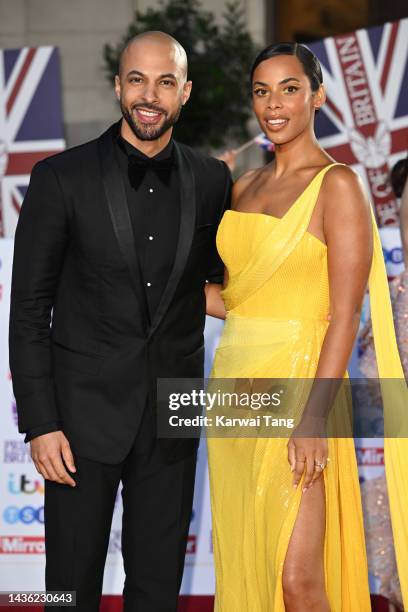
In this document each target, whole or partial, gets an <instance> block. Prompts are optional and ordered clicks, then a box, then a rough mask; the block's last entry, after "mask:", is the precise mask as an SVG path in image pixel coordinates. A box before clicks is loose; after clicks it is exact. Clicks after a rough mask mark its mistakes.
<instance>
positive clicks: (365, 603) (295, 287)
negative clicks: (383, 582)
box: [207, 164, 408, 612]
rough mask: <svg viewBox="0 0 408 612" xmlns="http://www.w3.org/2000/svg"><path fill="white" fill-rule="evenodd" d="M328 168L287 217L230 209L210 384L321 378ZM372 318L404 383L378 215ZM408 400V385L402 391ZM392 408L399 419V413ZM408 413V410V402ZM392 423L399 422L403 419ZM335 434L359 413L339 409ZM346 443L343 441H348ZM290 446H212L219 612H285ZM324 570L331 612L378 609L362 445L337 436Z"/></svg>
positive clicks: (382, 349) (398, 488)
mask: <svg viewBox="0 0 408 612" xmlns="http://www.w3.org/2000/svg"><path fill="white" fill-rule="evenodd" d="M333 165H335V164H330V165H329V166H326V167H325V168H323V169H322V170H321V171H320V172H319V173H318V174H317V175H316V176H315V177H314V179H313V180H312V181H311V182H310V183H309V185H308V186H307V187H306V189H305V190H304V192H303V193H302V194H301V195H300V196H299V198H298V199H297V200H296V201H295V202H294V203H293V205H292V206H291V207H290V209H289V210H288V212H287V213H286V214H285V215H284V217H282V218H280V219H279V218H276V217H273V216H271V215H267V214H263V213H246V212H239V211H233V210H231V211H227V212H226V213H225V215H224V217H223V219H222V221H221V224H220V227H219V230H218V235H217V246H218V250H219V253H220V255H221V257H222V259H223V261H224V263H225V266H226V268H227V269H228V273H229V282H228V285H227V287H226V288H225V289H224V290H223V292H222V294H223V299H224V301H225V305H226V309H227V318H226V322H225V326H224V330H223V333H222V337H221V340H220V343H219V346H218V348H217V351H216V354H215V359H214V364H213V368H212V372H211V374H210V378H212V379H223V378H224V379H228V378H280V377H282V378H299V379H310V378H313V377H314V374H315V371H316V368H317V364H318V359H319V354H320V350H321V347H322V343H323V340H324V336H325V333H326V330H327V327H328V321H327V315H328V313H329V282H328V267H327V248H326V246H325V245H324V244H323V243H322V242H321V241H319V240H318V239H317V238H316V237H315V236H313V235H312V234H310V233H308V232H307V228H308V226H309V222H310V218H311V215H312V212H313V208H314V205H315V203H316V200H317V197H318V194H319V190H320V186H321V183H322V180H323V177H324V175H325V174H326V172H327V171H328V170H329V169H330V168H331V167H332V166H333ZM373 229H374V255H373V263H372V269H371V273H370V282H369V288H370V295H371V301H372V305H371V312H372V317H373V330H374V335H375V344H376V352H377V361H378V366H379V372H380V377H381V376H382V377H388V378H400V379H401V378H402V379H403V375H402V369H401V364H400V361H399V356H398V351H397V348H396V343H395V335H394V330H393V323H392V312H391V306H390V303H389V296H388V284H387V278H386V273H385V268H384V262H383V258H382V248H381V243H380V240H379V236H378V231H377V229H376V225H375V220H374V217H373ZM404 391H405V396H404V397H402V400H401V401H402V402H405V401H406V399H407V396H406V385H405V383H404ZM401 405H403V404H400V405H399V406H397V405H395V403H394V404H393V406H392V408H390V410H396V411H397V410H400V409H401ZM406 406H407V409H408V404H406ZM394 416H395V415H394ZM330 418H331V419H332V428H333V429H332V430H331V431H334V434H335V433H336V430H337V431H338V432H341V431H343V432H344V431H347V430H348V429H347V428H348V427H349V426H350V415H349V413H348V412H347V411H340V412H339V411H338V410H337V411H335V414H334V415H332V416H331V417H330ZM343 435H344V434H343ZM287 442H288V438H287V437H284V438H276V437H275V438H271V437H269V438H268V437H264V438H261V437H258V438H256V437H252V438H239V437H237V438H216V437H209V438H208V440H207V446H208V458H209V473H210V491H211V506H212V521H213V547H214V564H215V573H216V597H215V611H216V612H284V611H285V606H284V602H283V592H282V571H283V564H284V560H285V556H286V551H287V547H288V543H289V539H290V536H291V533H292V530H293V527H294V523H295V520H296V516H297V512H298V508H299V503H300V500H301V495H302V492H301V488H302V487H301V486H299V487H298V488H297V490H294V489H293V486H292V481H293V474H292V472H291V471H290V467H289V464H288V459H287ZM328 447H329V453H328V454H329V457H330V463H329V464H328V466H327V467H326V469H325V470H324V472H323V474H324V482H325V496H326V531H325V544H324V569H325V580H326V589H327V593H328V598H329V602H330V609H331V612H369V611H370V610H371V606H370V597H369V590H368V575H367V560H366V553H365V542H364V527H363V519H362V509H361V500H360V490H359V479H358V470H357V464H356V457H355V449H354V442H353V439H352V438H351V437H341V438H340V437H330V438H329V439H328ZM407 449H408V446H407V440H405V439H398V440H385V453H386V470H387V480H388V486H389V492H390V505H391V514H392V522H393V529H394V538H395V540H396V553H397V562H398V567H399V574H400V580H401V583H402V591H403V596H404V600H405V602H406V605H408V599H407V598H408V578H407V574H408V519H407V518H406V515H407V514H408V513H407V512H406V508H407V507H408V485H407V478H406V474H408V451H407Z"/></svg>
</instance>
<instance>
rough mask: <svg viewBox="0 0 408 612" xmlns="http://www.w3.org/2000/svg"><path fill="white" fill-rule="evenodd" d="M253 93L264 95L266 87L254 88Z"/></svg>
mask: <svg viewBox="0 0 408 612" xmlns="http://www.w3.org/2000/svg"><path fill="white" fill-rule="evenodd" d="M254 94H255V95H256V96H264V95H265V94H266V89H261V88H259V89H255V90H254Z"/></svg>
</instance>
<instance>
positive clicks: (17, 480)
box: [7, 474, 44, 495]
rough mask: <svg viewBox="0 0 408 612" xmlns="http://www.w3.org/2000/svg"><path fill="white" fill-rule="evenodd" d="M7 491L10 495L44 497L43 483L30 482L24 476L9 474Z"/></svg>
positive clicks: (38, 481)
mask: <svg viewBox="0 0 408 612" xmlns="http://www.w3.org/2000/svg"><path fill="white" fill-rule="evenodd" d="M7 490H8V492H9V493H11V494H12V495H20V494H22V493H25V494H26V495H33V493H40V494H41V495H44V483H43V481H41V480H32V479H31V478H27V476H26V475H25V474H19V475H17V474H9V476H8V481H7Z"/></svg>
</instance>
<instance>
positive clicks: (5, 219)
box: [0, 46, 65, 237]
mask: <svg viewBox="0 0 408 612" xmlns="http://www.w3.org/2000/svg"><path fill="white" fill-rule="evenodd" d="M64 147H65V142H64V136H63V118H62V104H61V77H60V63H59V55H58V49H57V48H56V47H48V46H47V47H32V48H30V47H24V48H21V49H2V50H0V236H2V237H12V236H13V235H14V231H15V227H16V223H17V219H18V214H19V211H20V207H21V204H22V201H23V199H24V195H25V193H26V191H27V187H28V183H29V180H30V172H31V169H32V167H33V166H34V164H35V163H36V162H37V161H40V160H41V159H44V158H45V157H49V156H50V155H53V154H54V153H57V152H58V151H61V150H62V149H64Z"/></svg>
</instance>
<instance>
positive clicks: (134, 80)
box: [129, 77, 142, 83]
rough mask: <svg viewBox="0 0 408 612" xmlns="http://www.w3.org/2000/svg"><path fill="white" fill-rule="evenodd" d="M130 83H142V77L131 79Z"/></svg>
mask: <svg viewBox="0 0 408 612" xmlns="http://www.w3.org/2000/svg"><path fill="white" fill-rule="evenodd" d="M129 81H130V83H141V82H142V79H141V77H132V78H131V79H129Z"/></svg>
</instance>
